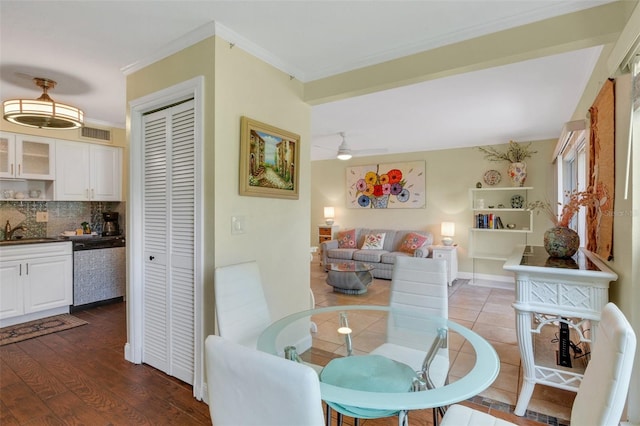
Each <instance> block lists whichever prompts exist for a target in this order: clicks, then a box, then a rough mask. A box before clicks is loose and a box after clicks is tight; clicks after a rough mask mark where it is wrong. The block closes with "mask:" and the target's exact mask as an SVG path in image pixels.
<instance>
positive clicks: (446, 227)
mask: <svg viewBox="0 0 640 426" xmlns="http://www.w3.org/2000/svg"><path fill="white" fill-rule="evenodd" d="M440 235H442V244H444V245H445V246H450V245H451V244H453V238H451V237H453V236H454V235H456V224H455V223H453V222H442V224H441V225H440Z"/></svg>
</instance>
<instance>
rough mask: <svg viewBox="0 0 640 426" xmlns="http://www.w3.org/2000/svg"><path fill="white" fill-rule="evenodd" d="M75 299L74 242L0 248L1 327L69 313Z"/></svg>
mask: <svg viewBox="0 0 640 426" xmlns="http://www.w3.org/2000/svg"><path fill="white" fill-rule="evenodd" d="M72 300H73V256H72V251H71V243H44V244H24V245H18V246H12V247H2V248H0V321H1V322H0V325H2V326H6V325H12V324H17V323H20V322H25V321H30V320H33V319H38V318H42V317H45V316H49V315H56V314H58V313H64V312H69V305H71V304H72Z"/></svg>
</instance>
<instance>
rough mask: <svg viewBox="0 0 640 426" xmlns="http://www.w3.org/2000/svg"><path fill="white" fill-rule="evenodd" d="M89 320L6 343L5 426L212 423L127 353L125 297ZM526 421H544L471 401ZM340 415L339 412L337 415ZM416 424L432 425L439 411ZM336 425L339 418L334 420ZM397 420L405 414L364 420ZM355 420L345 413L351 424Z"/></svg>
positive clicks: (182, 392)
mask: <svg viewBox="0 0 640 426" xmlns="http://www.w3.org/2000/svg"><path fill="white" fill-rule="evenodd" d="M73 315H76V316H77V317H79V318H82V319H84V320H86V321H88V322H89V324H87V325H83V326H81V327H76V328H74V329H71V330H65V331H60V332H57V333H53V334H49V335H46V336H41V337H37V338H34V339H30V340H25V341H23V342H19V343H13V344H9V345H5V346H2V347H0V425H2V426H9V425H91V426H93V425H146V424H149V425H210V424H211V420H210V417H209V408H208V406H207V405H206V404H205V403H203V402H200V401H197V400H196V399H194V398H193V396H192V389H191V386H189V385H187V384H185V383H183V382H181V381H179V380H177V379H173V378H171V377H169V376H167V375H166V374H164V373H162V372H160V371H158V370H156V369H154V368H152V367H149V366H148V365H144V364H143V365H136V364H131V363H129V362H128V361H126V360H125V359H124V355H123V350H124V349H123V348H124V344H125V341H126V319H125V318H126V317H125V303H116V304H112V305H105V306H101V307H97V308H93V309H89V310H85V311H79V312H74V314H73ZM463 404H465V405H468V406H471V407H473V408H476V409H479V410H481V411H485V412H490V413H491V414H493V415H495V416H498V417H501V418H504V419H506V420H509V421H511V422H514V423H516V424H518V425H520V426H524V425H527V426H534V425H535V426H540V425H541V424H540V423H537V422H534V421H532V420H529V419H526V418H522V417H517V416H515V415H513V414H509V413H505V412H502V411H496V410H491V409H489V408H487V407H484V406H481V405H477V404H473V403H470V402H469V401H465V402H463ZM333 416H334V419H335V412H334V413H333ZM409 417H410V424H412V425H425V426H428V425H432V424H433V423H432V420H431V410H417V411H412V412H411V413H410V415H409ZM332 423H333V424H336V421H335V420H334V421H333V422H332ZM360 424H361V425H362V426H392V425H397V417H386V418H382V419H372V420H362V421H361V422H360ZM350 425H353V419H352V418H350V417H346V418H345V426H350Z"/></svg>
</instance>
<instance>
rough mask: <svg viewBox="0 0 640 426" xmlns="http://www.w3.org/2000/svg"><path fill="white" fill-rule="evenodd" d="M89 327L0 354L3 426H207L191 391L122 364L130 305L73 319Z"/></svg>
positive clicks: (107, 307)
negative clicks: (82, 320)
mask: <svg viewBox="0 0 640 426" xmlns="http://www.w3.org/2000/svg"><path fill="white" fill-rule="evenodd" d="M73 315H75V316H77V317H79V318H82V319H84V320H86V321H88V322H89V324H87V325H83V326H81V327H76V328H74V329H71V330H65V331H61V332H58V333H53V334H49V335H46V336H41V337H37V338H34V339H30V340H25V341H23V342H19V343H13V344H9V345H5V346H2V347H0V424H1V425H2V426H9V425H71V424H73V425H80V424H84V425H145V424H149V425H169V424H176V425H210V424H211V420H210V417H209V408H208V406H207V405H206V404H205V403H203V402H200V401H197V400H196V399H194V398H193V396H192V389H191V386H189V385H186V384H185V383H183V382H181V381H179V380H176V379H172V378H171V377H168V376H167V375H165V374H164V373H162V372H160V371H158V370H156V369H154V368H152V367H149V366H148V365H136V364H131V363H129V362H128V361H126V360H125V359H124V355H123V351H124V344H125V341H126V315H125V303H116V304H112V305H105V306H101V307H97V308H93V309H90V310H86V311H79V312H75V313H74V314H73Z"/></svg>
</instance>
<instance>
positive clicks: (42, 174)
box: [0, 132, 55, 180]
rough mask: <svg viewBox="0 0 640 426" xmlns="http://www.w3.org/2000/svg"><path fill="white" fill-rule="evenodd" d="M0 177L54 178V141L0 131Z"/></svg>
mask: <svg viewBox="0 0 640 426" xmlns="http://www.w3.org/2000/svg"><path fill="white" fill-rule="evenodd" d="M0 177H2V178H15V179H39V180H53V179H55V141H54V140H53V139H48V138H42V137H38V136H30V135H21V134H13V133H7V132H0Z"/></svg>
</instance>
